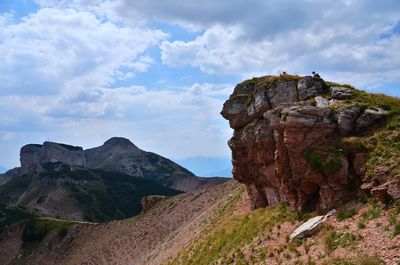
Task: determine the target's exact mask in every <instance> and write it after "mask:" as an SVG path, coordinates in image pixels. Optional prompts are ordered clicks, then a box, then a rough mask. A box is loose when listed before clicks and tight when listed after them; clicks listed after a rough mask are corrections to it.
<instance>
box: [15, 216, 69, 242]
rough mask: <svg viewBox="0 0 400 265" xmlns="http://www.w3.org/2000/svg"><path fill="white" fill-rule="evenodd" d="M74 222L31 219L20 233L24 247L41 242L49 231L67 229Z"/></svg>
mask: <svg viewBox="0 0 400 265" xmlns="http://www.w3.org/2000/svg"><path fill="white" fill-rule="evenodd" d="M73 223H74V222H72V221H66V220H59V219H54V218H33V219H30V220H29V221H28V222H27V224H26V225H25V228H24V231H23V232H22V241H23V243H24V245H28V244H30V243H34V242H37V241H42V240H43V239H44V238H45V237H46V235H48V234H49V233H50V232H51V231H61V230H63V229H66V228H68V227H69V226H70V225H72V224H73Z"/></svg>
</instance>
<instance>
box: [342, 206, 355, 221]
mask: <svg viewBox="0 0 400 265" xmlns="http://www.w3.org/2000/svg"><path fill="white" fill-rule="evenodd" d="M356 214H357V210H356V209H354V208H353V209H350V210H344V211H341V212H339V214H338V216H337V219H338V220H339V221H343V220H345V219H348V218H351V217H353V216H354V215H356Z"/></svg>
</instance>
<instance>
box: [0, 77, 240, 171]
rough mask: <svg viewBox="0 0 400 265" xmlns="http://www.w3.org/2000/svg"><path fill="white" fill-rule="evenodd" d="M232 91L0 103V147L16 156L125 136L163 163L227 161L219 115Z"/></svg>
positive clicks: (215, 88)
mask: <svg viewBox="0 0 400 265" xmlns="http://www.w3.org/2000/svg"><path fill="white" fill-rule="evenodd" d="M231 90H232V85H230V84H229V85H212V84H194V85H192V86H189V87H182V88H178V89H171V90H165V89H164V90H160V89H149V88H146V87H142V86H132V87H121V88H115V89H109V88H96V89H91V90H85V91H75V92H73V93H69V94H60V95H54V96H47V97H43V96H29V95H27V96H7V97H1V101H2V102H3V100H4V102H5V103H4V104H2V105H1V106H0V112H1V113H4V114H5V115H4V116H1V118H0V136H1V137H0V138H1V139H0V147H1V146H4V148H5V149H4V152H10V153H12V154H16V153H17V150H18V148H19V147H20V146H22V145H23V144H27V143H32V142H33V143H40V142H43V141H45V140H51V141H58V142H65V143H70V144H75V145H83V146H84V147H91V146H96V145H100V144H102V143H103V142H104V141H105V140H106V139H108V138H110V137H112V136H124V137H128V138H130V139H131V140H132V141H133V142H135V143H136V144H137V145H138V146H140V147H142V148H143V149H145V150H149V151H153V152H157V153H160V154H163V155H165V156H167V157H188V156H196V155H198V154H203V155H209V156H226V154H228V153H229V150H228V147H227V145H226V141H227V140H228V138H229V136H230V134H231V131H230V129H229V126H228V124H227V122H226V121H225V120H223V119H222V118H220V115H219V112H220V110H221V108H222V104H223V102H224V100H225V98H227V97H228V95H229V94H230V93H231ZM10 135H12V136H13V137H12V138H11V137H8V136H10ZM10 142H12V143H14V144H13V145H7V144H9V143H10ZM17 158H18V156H17V154H16V155H15V157H11V158H10V157H8V156H7V157H1V159H2V161H1V164H2V165H5V166H7V167H11V166H16V164H15V161H16V159H17Z"/></svg>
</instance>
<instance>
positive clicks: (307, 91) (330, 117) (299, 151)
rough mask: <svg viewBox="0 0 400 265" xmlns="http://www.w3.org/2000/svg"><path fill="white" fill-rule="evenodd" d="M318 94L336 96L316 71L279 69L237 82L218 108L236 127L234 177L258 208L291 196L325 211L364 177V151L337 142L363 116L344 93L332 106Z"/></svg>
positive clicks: (299, 204) (297, 203) (295, 203)
mask: <svg viewBox="0 0 400 265" xmlns="http://www.w3.org/2000/svg"><path fill="white" fill-rule="evenodd" d="M336 90H337V89H336ZM346 93H348V94H351V90H349V89H346ZM321 96H322V97H325V98H332V95H331V90H330V89H329V87H328V86H327V85H326V83H325V82H324V81H323V80H322V79H321V78H319V77H309V76H308V77H299V78H297V77H296V78H293V77H291V78H288V77H286V76H280V77H265V78H258V79H252V80H250V81H246V82H244V83H242V84H239V85H238V86H237V87H236V88H235V90H234V92H233V94H232V95H231V96H230V98H229V99H228V100H227V101H226V102H225V104H224V107H223V110H222V112H221V114H222V116H223V117H224V118H226V119H227V120H229V121H230V126H231V127H232V128H233V129H234V133H233V137H232V138H231V139H230V140H229V142H228V145H229V147H230V148H231V150H232V164H233V177H234V178H235V179H236V180H238V181H239V182H241V183H244V184H245V185H246V187H247V191H248V194H249V197H250V201H251V204H252V205H251V206H252V208H253V209H255V208H260V207H266V206H268V205H273V204H276V203H279V202H288V203H289V204H290V205H291V206H292V207H293V208H294V209H297V210H304V209H308V210H327V209H330V208H332V207H335V206H336V205H339V204H341V203H342V200H343V199H345V197H346V196H347V195H348V194H349V193H350V192H351V188H350V186H351V185H354V183H359V184H361V179H362V176H361V175H363V169H362V167H363V165H364V164H365V162H366V157H367V154H348V153H345V152H344V151H343V150H342V149H341V148H340V147H337V146H336V145H335V142H336V141H337V139H339V138H340V137H341V136H344V135H349V134H351V133H354V131H355V130H356V124H358V123H360V122H357V121H358V119H360V118H361V119H362V122H363V123H366V122H364V119H365V116H366V115H363V110H361V109H359V108H357V107H356V106H352V105H351V104H348V103H344V101H343V104H341V102H342V101H341V100H334V101H331V102H332V103H333V104H335V107H330V106H329V105H328V106H325V105H326V104H322V105H321V104H316V100H314V98H315V97H319V98H318V99H319V101H321ZM348 97H351V95H348ZM348 97H346V98H348ZM326 101H327V100H326ZM316 105H318V106H316ZM337 106H339V107H337ZM379 111H380V110H379ZM366 112H368V111H367V110H366ZM338 117H339V119H338ZM373 118H374V119H375V118H376V116H374V117H373ZM370 120H371V121H372V120H373V119H370ZM372 122H375V120H373V121H372ZM350 184H351V185H350Z"/></svg>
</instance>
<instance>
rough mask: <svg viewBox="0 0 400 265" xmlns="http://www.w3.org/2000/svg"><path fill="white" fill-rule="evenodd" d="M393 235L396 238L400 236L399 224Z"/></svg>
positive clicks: (395, 227)
mask: <svg viewBox="0 0 400 265" xmlns="http://www.w3.org/2000/svg"><path fill="white" fill-rule="evenodd" d="M393 235H394V236H398V235H400V224H397V225H395V226H394V232H393Z"/></svg>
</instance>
